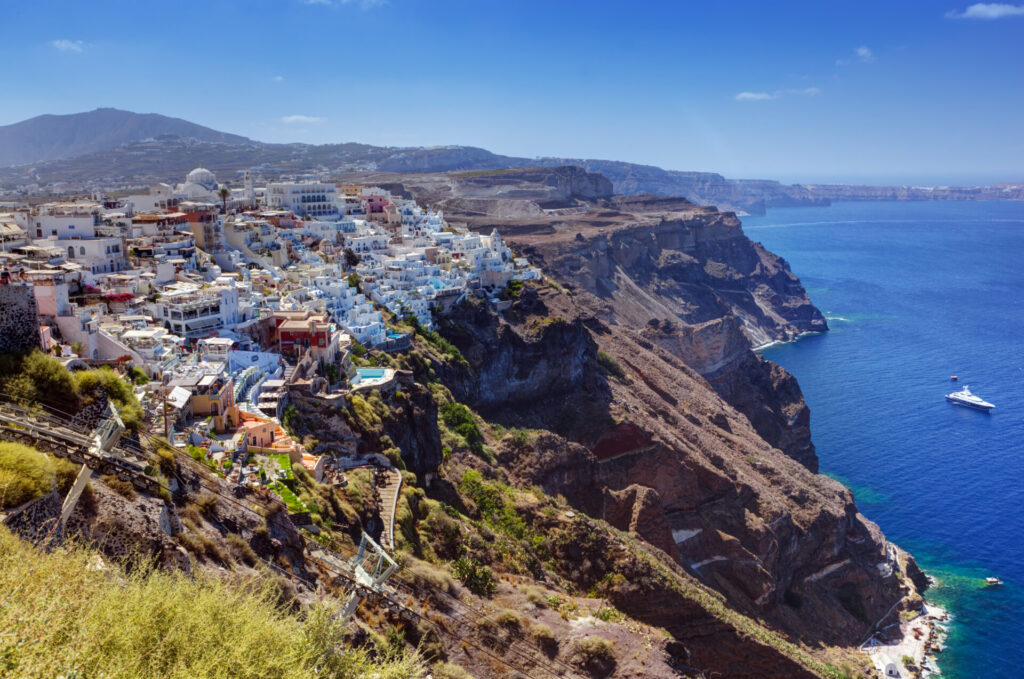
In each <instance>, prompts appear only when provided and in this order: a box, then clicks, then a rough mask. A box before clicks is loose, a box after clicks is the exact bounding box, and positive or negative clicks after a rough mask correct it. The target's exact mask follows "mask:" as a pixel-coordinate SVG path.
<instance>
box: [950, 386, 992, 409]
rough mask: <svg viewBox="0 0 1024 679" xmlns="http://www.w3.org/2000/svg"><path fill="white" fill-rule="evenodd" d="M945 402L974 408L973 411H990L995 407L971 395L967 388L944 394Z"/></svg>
mask: <svg viewBox="0 0 1024 679" xmlns="http://www.w3.org/2000/svg"><path fill="white" fill-rule="evenodd" d="M946 400H947V401H949V402H950V403H954V404H956V405H958V406H965V407H967V408H974V409H975V410H992V409H993V408H995V405H993V404H991V403H989V402H988V401H986V400H984V399H982V398H980V397H978V396H975V395H974V394H972V393H971V390H970V388H969V387H967V386H965V387H964V388H963V389H961V390H960V391H954V392H953V393H952V394H946Z"/></svg>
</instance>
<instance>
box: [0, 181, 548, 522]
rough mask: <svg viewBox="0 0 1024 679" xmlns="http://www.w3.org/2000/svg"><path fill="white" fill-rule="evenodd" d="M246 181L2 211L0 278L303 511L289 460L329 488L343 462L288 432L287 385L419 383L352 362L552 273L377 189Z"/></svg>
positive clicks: (84, 348) (183, 426)
mask: <svg viewBox="0 0 1024 679" xmlns="http://www.w3.org/2000/svg"><path fill="white" fill-rule="evenodd" d="M242 184H243V185H242V186H241V187H240V188H230V187H228V186H226V185H223V184H219V183H218V181H217V178H216V177H215V176H214V174H213V173H212V172H210V171H209V170H206V169H203V168H198V169H195V170H193V171H192V172H189V173H188V176H187V177H185V181H184V182H183V183H181V184H179V185H176V186H171V185H169V184H157V185H156V186H153V187H151V188H150V189H149V191H148V193H144V194H139V195H127V196H122V197H119V198H107V197H104V196H102V195H99V194H97V195H94V196H93V197H92V199H91V200H76V201H73V202H60V203H47V204H42V205H36V206H31V207H29V206H19V205H14V204H6V205H5V206H4V207H2V208H0V285H2V286H8V291H9V292H10V293H14V292H18V291H16V290H13V289H11V288H13V287H22V288H25V289H24V290H22V291H21V293H22V295H23V296H24V297H25V298H26V299H27V300H29V301H28V302H27V303H28V304H29V305H31V303H32V302H31V301H32V300H34V304H35V309H32V310H31V311H34V313H32V314H30V315H29V316H30V317H35V318H38V325H39V339H40V345H41V346H42V348H43V349H44V350H45V351H48V352H50V353H52V354H54V355H56V356H58V357H60V358H61V359H62V361H64V362H65V364H71V363H73V362H79V364H81V363H86V364H89V365H112V366H114V367H116V368H117V369H119V370H120V371H122V372H123V373H125V374H128V375H130V376H134V377H135V379H134V382H135V384H136V386H135V390H136V394H137V395H138V397H139V400H140V402H141V404H142V405H143V408H144V410H145V411H146V412H147V414H148V415H149V416H150V417H151V418H152V422H153V423H154V425H153V426H154V429H155V430H157V431H159V430H160V429H161V428H162V427H166V432H165V433H166V435H167V437H168V439H169V440H170V441H171V442H172V443H173V445H175V446H178V447H187V448H188V450H189V452H190V454H192V455H193V457H196V458H197V459H201V460H202V461H204V462H205V463H206V464H208V465H210V466H211V467H213V468H214V469H215V470H217V471H218V472H219V473H221V474H223V475H224V476H225V477H226V478H228V479H229V480H232V481H235V482H238V483H242V484H250V485H252V484H260V485H262V486H265V487H268V488H270V489H271V490H273V491H274V492H277V493H278V494H280V495H282V497H283V499H284V500H285V501H286V502H287V503H288V504H289V506H291V507H292V509H293V510H295V511H301V510H302V507H301V506H296V505H297V503H298V500H297V498H295V497H294V496H293V495H291V494H290V493H289V492H288V490H287V488H286V486H285V485H283V484H281V483H280V481H281V480H282V479H283V478H288V477H290V476H291V474H292V465H293V464H301V465H303V466H305V467H306V469H307V470H308V471H309V472H310V473H311V474H313V475H314V476H315V477H316V478H317V480H320V481H323V480H325V478H328V477H330V476H332V475H336V474H338V473H339V472H340V470H341V469H343V468H344V466H345V463H344V462H343V461H342V460H339V459H338V458H337V455H334V454H326V455H314V454H312V452H313V451H308V450H306V449H304V447H303V446H302V445H301V444H300V443H299V442H298V441H296V440H294V439H293V437H291V436H289V434H288V433H286V431H285V429H284V428H283V427H282V425H281V418H282V416H283V414H284V411H285V408H286V406H287V405H288V402H287V400H288V392H289V390H291V389H294V388H301V389H304V390H306V391H307V392H310V393H314V394H316V395H317V396H318V397H320V398H324V399H327V400H328V401H330V400H331V399H334V398H344V397H345V395H346V394H349V393H351V392H356V391H360V390H372V389H379V390H382V391H386V390H389V389H392V390H393V389H397V388H399V386H400V383H401V382H402V381H404V380H406V379H410V378H411V376H409V375H404V374H397V373H396V371H395V370H392V369H390V368H381V367H373V366H366V365H363V366H362V367H357V366H356V365H355V364H354V362H353V360H352V356H353V355H355V356H361V355H363V354H364V353H365V350H366V349H378V350H381V351H385V352H396V351H402V350H403V349H407V348H408V347H409V346H410V338H409V337H408V335H406V334H404V333H402V332H396V328H395V326H391V327H390V328H389V325H388V324H387V323H386V318H407V317H415V319H416V320H417V321H418V322H419V324H420V325H421V326H422V327H423V328H425V329H427V330H429V329H431V328H432V327H433V326H434V323H435V315H436V314H439V313H443V312H444V310H445V309H446V308H448V307H450V306H451V305H454V304H457V303H459V302H460V301H461V300H463V299H464V298H465V297H466V296H467V295H476V296H479V297H481V298H485V299H487V298H489V299H491V300H493V301H495V303H497V301H496V295H498V294H499V293H500V291H501V290H503V289H504V288H505V286H506V285H507V284H508V283H509V281H512V280H520V281H522V280H529V279H536V278H539V277H540V276H541V274H540V271H539V270H538V269H537V268H536V267H533V266H531V265H530V263H529V262H528V261H527V260H526V259H523V258H519V257H516V256H515V255H514V254H513V253H512V252H511V251H510V250H509V249H508V248H507V247H506V246H505V245H504V243H502V240H501V237H500V236H499V235H498V233H497V232H496V231H495V232H492V233H491V234H490V235H489V236H488V235H480V234H476V233H472V232H469V231H466V230H464V229H460V228H455V227H453V226H451V225H449V224H448V223H447V222H445V219H444V215H443V214H442V213H440V212H434V211H431V210H428V209H424V208H423V207H421V206H419V205H417V204H416V203H415V202H414V201H412V200H406V199H402V198H398V197H396V196H393V195H391V194H390V193H389V192H388V191H385V190H383V189H380V188H374V187H363V186H355V185H344V186H336V185H334V184H330V183H322V182H319V181H281V182H275V183H268V184H267V185H266V186H265V187H257V186H256V185H255V181H254V178H253V176H252V174H251V173H248V172H247V173H245V175H244V177H243V179H242ZM29 288H30V289H31V296H30V295H29V292H28V289H29ZM8 298H9V296H5V299H8ZM10 299H13V297H10ZM385 311H386V312H389V313H388V315H387V316H385V314H384V313H383V312H385ZM392 315H393V316H392ZM359 362H360V363H364V364H365V361H359ZM147 380H149V381H148V382H147ZM165 415H166V417H165ZM165 423H166V424H165ZM358 462H359V461H358V460H348V461H347V463H348V464H349V465H352V464H356V463H358ZM289 496H290V497H289Z"/></svg>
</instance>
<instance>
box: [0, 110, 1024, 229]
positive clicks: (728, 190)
mask: <svg viewBox="0 0 1024 679" xmlns="http://www.w3.org/2000/svg"><path fill="white" fill-rule="evenodd" d="M566 165H574V166H578V167H581V168H583V169H585V170H587V171H588V172H593V173H600V174H602V175H604V176H605V177H606V178H607V179H608V180H609V181H611V183H612V186H613V189H614V192H615V193H620V194H625V195H640V194H654V195H660V196H681V197H684V198H686V199H688V200H690V201H691V202H694V203H696V204H698V205H716V206H718V207H719V208H720V209H723V210H733V211H736V212H740V213H748V214H763V213H764V211H765V209H767V208H769V207H795V206H801V205H828V204H829V203H830V202H831V201H836V200H1024V182H1021V183H1019V184H998V185H993V186H986V187H908V186H895V187H890V186H846V185H813V184H782V183H780V182H777V181H771V180H764V179H728V178H726V177H723V176H722V175H720V174H717V173H714V172H690V171H679V170H666V169H663V168H660V167H655V166H653V165H643V164H637V163H629V162H623V161H616V160H600V159H583V158H557V157H545V158H532V159H531V158H521V157H515V156H505V155H500V154H495V153H492V152H490V151H488V150H486V149H482V148H477V147H472V146H431V147H384V146H372V145H369V144H359V143H340V144H320V145H311V144H267V143H263V142H258V141H253V140H249V139H246V138H244V137H240V136H238V135H233V134H227V133H224V132H217V131H215V130H211V129H209V128H206V127H202V126H199V125H195V124H193V123H189V122H187V121H184V120H180V119H177V118H168V117H166V116H161V115H157V114H137V113H130V112H127V111H118V110H116V109H98V110H96V111H91V112H89V113H79V114H72V115H66V116H51V115H46V116H39V117H37V118H32V119H31V120H26V121H22V122H20V123H15V124H13V125H7V126H5V127H0V188H2V189H7V190H9V191H12V192H13V193H14V194H16V195H23V194H35V195H38V194H49V193H54V194H65V193H74V192H88V191H91V190H94V189H104V190H116V189H120V188H125V187H133V186H134V187H139V186H147V185H149V184H152V183H154V182H166V181H174V182H177V181H180V180H181V178H182V177H183V176H184V175H185V174H186V173H187V172H188V171H189V170H191V169H193V168H195V167H206V168H209V169H211V170H213V171H214V172H215V173H216V174H217V175H218V176H220V177H223V178H225V179H230V178H231V177H233V176H235V175H237V174H238V173H240V172H242V171H243V170H248V169H255V170H256V172H257V174H258V175H259V176H260V177H262V178H263V179H264V180H273V179H276V178H279V177H292V176H295V175H307V174H310V173H312V174H318V175H321V176H328V177H337V176H339V175H340V174H342V173H353V172H361V173H393V174H417V173H439V172H484V171H490V170H507V169H515V168H526V167H538V166H541V167H560V166H566ZM5 166H9V167H5Z"/></svg>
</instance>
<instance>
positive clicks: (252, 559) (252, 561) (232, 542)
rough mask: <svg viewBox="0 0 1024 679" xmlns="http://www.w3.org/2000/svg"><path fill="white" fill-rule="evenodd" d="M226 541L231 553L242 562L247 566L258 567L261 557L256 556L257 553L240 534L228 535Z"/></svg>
mask: <svg viewBox="0 0 1024 679" xmlns="http://www.w3.org/2000/svg"><path fill="white" fill-rule="evenodd" d="M224 541H225V542H227V543H228V547H230V548H231V551H232V552H234V554H235V556H237V557H238V559H239V560H240V561H242V562H243V563H245V564H246V565H247V566H254V565H256V562H257V561H258V560H259V557H258V556H256V552H254V551H253V549H252V547H250V546H249V543H248V542H246V541H245V539H244V538H243V537H242V536H241V535H239V534H238V533H228V534H227V536H225V538H224Z"/></svg>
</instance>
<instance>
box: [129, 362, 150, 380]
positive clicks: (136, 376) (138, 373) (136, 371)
mask: <svg viewBox="0 0 1024 679" xmlns="http://www.w3.org/2000/svg"><path fill="white" fill-rule="evenodd" d="M128 379H130V380H131V381H132V382H133V383H135V384H148V383H149V376H148V375H147V374H146V373H145V371H143V370H142V369H141V368H139V367H138V366H134V365H133V366H132V367H131V368H129V369H128Z"/></svg>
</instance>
